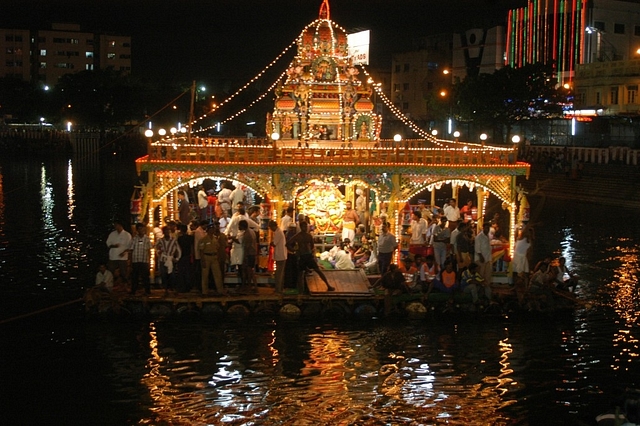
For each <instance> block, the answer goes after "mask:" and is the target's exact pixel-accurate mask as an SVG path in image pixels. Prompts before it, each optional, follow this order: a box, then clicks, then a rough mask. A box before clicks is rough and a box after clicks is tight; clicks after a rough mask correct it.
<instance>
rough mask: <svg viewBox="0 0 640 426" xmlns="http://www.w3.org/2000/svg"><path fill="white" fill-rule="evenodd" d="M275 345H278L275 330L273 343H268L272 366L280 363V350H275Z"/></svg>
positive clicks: (272, 333)
mask: <svg viewBox="0 0 640 426" xmlns="http://www.w3.org/2000/svg"><path fill="white" fill-rule="evenodd" d="M275 343H276V331H275V330H273V331H272V332H271V341H270V342H269V343H267V346H268V347H269V351H270V352H271V363H272V365H276V364H277V363H278V361H279V358H280V357H279V352H278V350H277V349H276V348H275Z"/></svg>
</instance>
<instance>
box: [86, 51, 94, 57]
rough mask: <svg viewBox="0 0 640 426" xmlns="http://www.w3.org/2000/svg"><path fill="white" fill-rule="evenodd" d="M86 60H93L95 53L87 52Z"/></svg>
mask: <svg viewBox="0 0 640 426" xmlns="http://www.w3.org/2000/svg"><path fill="white" fill-rule="evenodd" d="M85 58H93V52H85Z"/></svg>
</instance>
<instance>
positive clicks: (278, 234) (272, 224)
mask: <svg viewBox="0 0 640 426" xmlns="http://www.w3.org/2000/svg"><path fill="white" fill-rule="evenodd" d="M269 229H270V230H271V232H273V236H272V237H271V247H273V260H274V261H275V262H276V277H275V278H276V285H275V287H276V293H282V292H283V291H284V268H285V266H286V263H287V240H286V238H285V236H284V232H282V229H280V228H278V224H277V223H276V221H275V220H270V221H269Z"/></svg>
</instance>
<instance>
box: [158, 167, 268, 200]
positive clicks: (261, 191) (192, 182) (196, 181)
mask: <svg viewBox="0 0 640 426" xmlns="http://www.w3.org/2000/svg"><path fill="white" fill-rule="evenodd" d="M205 179H211V180H214V181H223V180H226V181H229V182H237V183H239V184H240V185H244V186H246V187H247V188H249V189H251V190H252V191H254V192H255V193H256V194H258V195H260V196H261V197H263V198H264V196H265V195H269V191H267V190H266V189H265V188H259V187H258V184H259V183H258V181H257V180H255V181H251V182H250V180H249V179H242V178H240V179H238V178H237V177H231V176H223V175H215V174H209V173H207V174H202V175H199V176H194V177H191V178H189V179H184V180H177V181H176V182H175V183H172V184H171V185H170V186H168V187H166V188H163V190H164V191H163V192H162V193H161V194H158V195H157V198H154V202H160V201H162V199H164V198H166V197H168V196H169V194H171V193H172V192H173V191H175V190H177V189H179V188H181V187H183V186H184V185H189V187H190V188H193V187H195V186H198V185H201V184H202V183H203V182H204V181H205ZM269 185H270V184H269ZM265 186H266V185H265Z"/></svg>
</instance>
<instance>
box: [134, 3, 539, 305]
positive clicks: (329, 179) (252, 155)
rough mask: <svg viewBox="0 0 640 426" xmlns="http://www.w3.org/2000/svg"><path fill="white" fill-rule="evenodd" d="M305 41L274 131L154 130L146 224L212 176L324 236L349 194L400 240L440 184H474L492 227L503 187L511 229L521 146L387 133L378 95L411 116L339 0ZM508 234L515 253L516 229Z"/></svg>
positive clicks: (278, 103) (273, 214)
mask: <svg viewBox="0 0 640 426" xmlns="http://www.w3.org/2000/svg"><path fill="white" fill-rule="evenodd" d="M296 46H297V54H296V56H295V59H294V60H293V61H292V62H291V63H290V65H289V66H288V67H287V68H286V71H285V72H284V73H283V74H282V77H281V79H280V80H279V81H277V82H276V83H275V84H274V85H273V86H272V87H273V90H272V94H273V96H274V98H275V100H274V108H273V112H272V113H271V114H270V115H269V117H268V120H267V129H266V132H265V133H266V135H265V136H264V137H257V138H247V137H210V136H205V134H206V133H207V129H208V127H206V126H204V125H203V124H202V123H203V122H199V121H198V120H200V119H202V120H206V118H204V117H201V118H200V119H198V120H194V121H193V122H192V123H191V126H190V129H188V133H187V134H184V135H181V137H175V136H156V137H155V138H154V137H153V136H151V135H149V141H148V153H147V155H145V156H143V157H141V158H139V159H138V160H137V168H138V170H139V172H143V171H144V172H147V175H148V181H147V183H146V184H145V185H144V187H143V188H142V193H143V200H142V213H141V220H145V221H151V220H152V218H154V217H155V218H164V217H167V216H168V217H174V218H175V217H177V212H178V208H177V207H178V206H177V203H178V197H177V192H178V191H179V190H185V189H186V190H188V189H192V188H196V187H199V186H200V185H202V184H203V182H205V181H207V182H214V183H215V185H216V186H215V187H214V188H211V189H212V190H218V189H219V188H220V184H221V182H224V181H226V182H231V183H232V184H234V185H244V186H246V187H247V188H249V189H250V192H251V194H252V196H255V197H256V198H255V199H256V200H260V201H261V202H262V203H263V204H264V205H266V206H267V207H266V208H263V210H264V211H268V212H269V213H268V214H269V218H272V219H274V220H276V221H279V220H280V219H281V217H282V215H283V211H284V210H286V208H287V207H288V206H294V208H295V211H296V213H297V214H298V213H303V214H305V215H307V216H309V218H310V219H311V220H312V221H313V225H314V233H315V234H316V237H317V241H322V242H326V241H329V240H330V238H331V237H333V236H335V235H336V234H338V233H339V231H340V229H341V227H342V218H343V215H344V209H345V205H346V202H347V201H351V202H352V204H353V205H354V206H356V205H357V206H362V205H363V202H364V206H365V209H364V211H362V208H360V211H358V214H359V215H360V214H361V215H362V216H361V218H362V223H364V224H366V225H367V232H368V233H371V232H372V229H373V232H375V226H374V222H375V220H376V219H377V218H379V216H380V215H381V214H384V215H386V216H387V220H388V221H389V222H390V224H391V229H392V232H394V233H395V235H396V236H400V235H401V234H402V232H403V217H404V213H406V209H407V208H412V207H411V206H410V202H411V201H412V200H415V199H416V198H418V197H422V198H427V199H428V198H429V197H430V198H431V200H430V204H432V205H434V204H435V193H436V191H437V190H447V191H450V192H449V194H450V197H453V198H459V194H458V193H459V191H460V190H461V189H463V188H466V189H467V190H468V191H469V192H468V194H469V195H467V198H470V197H475V203H474V204H475V206H477V207H476V208H475V209H474V217H476V218H477V220H478V222H480V223H482V221H483V220H485V208H486V203H487V199H488V197H489V195H490V194H492V195H493V196H495V197H497V199H498V200H499V204H501V206H502V208H504V209H505V211H506V212H507V213H505V216H508V218H509V220H508V227H509V228H510V229H513V228H514V227H515V225H516V221H517V211H518V199H517V191H516V178H517V177H518V176H526V175H528V172H529V165H528V164H527V163H523V162H518V161H517V158H516V150H515V149H514V148H511V147H505V146H490V145H484V144H475V143H468V142H462V141H457V140H456V141H451V140H442V139H438V138H436V137H434V136H432V135H431V134H430V133H428V132H427V131H425V130H424V129H420V128H418V127H417V126H416V125H415V124H413V123H412V122H411V121H410V120H409V119H407V118H406V117H404V116H399V117H400V118H401V119H402V121H403V122H405V123H406V124H407V126H408V127H409V128H410V129H411V130H413V132H414V133H415V134H416V137H415V138H414V139H399V138H398V139H395V140H385V139H381V138H380V132H381V128H382V125H383V123H382V119H381V116H380V115H378V114H376V113H375V112H374V102H373V97H374V96H376V97H377V100H378V101H379V102H382V103H384V104H386V105H387V106H388V107H389V108H391V111H392V112H393V113H394V114H396V115H397V114H401V113H400V112H399V111H397V109H394V107H393V104H392V103H391V102H390V101H389V100H388V99H387V98H386V96H385V95H384V92H383V90H382V88H381V85H380V84H378V83H376V82H375V81H374V79H373V78H372V76H371V75H370V74H369V72H368V71H367V69H366V68H365V66H363V65H357V64H355V62H354V61H353V58H352V57H351V56H350V55H349V53H348V45H347V32H346V30H345V29H344V28H342V27H340V26H339V25H337V24H336V23H335V22H333V21H332V20H331V18H330V11H329V4H328V0H324V2H323V3H322V6H321V8H320V14H319V17H318V19H316V20H314V21H313V22H311V23H310V24H309V25H307V26H306V27H305V28H304V30H303V31H302V32H301V33H300V35H299V36H298V38H297V40H296ZM196 129H197V130H196ZM360 197H361V198H360ZM359 198H360V199H359ZM385 206H386V209H384V207H385ZM408 206H409V207H408ZM381 209H382V210H381ZM508 235H509V236H510V237H509V238H510V244H509V245H508V246H509V247H510V248H509V249H508V250H512V248H513V246H514V244H513V243H514V232H508ZM323 237H329V238H323ZM269 238H270V237H269V235H268V232H264V233H263V234H262V235H261V239H262V240H263V243H264V242H266V241H268V239H269ZM337 293H339V292H337Z"/></svg>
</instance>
